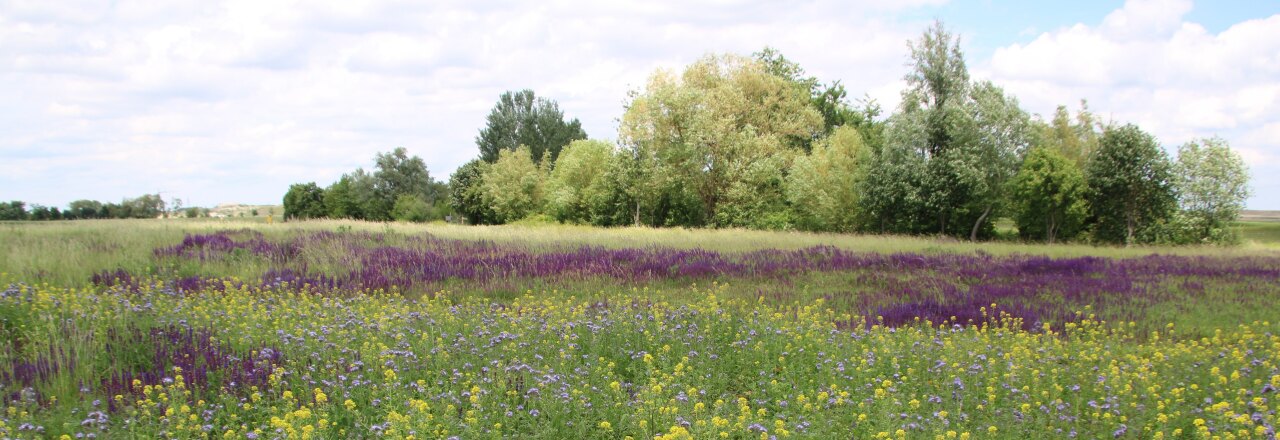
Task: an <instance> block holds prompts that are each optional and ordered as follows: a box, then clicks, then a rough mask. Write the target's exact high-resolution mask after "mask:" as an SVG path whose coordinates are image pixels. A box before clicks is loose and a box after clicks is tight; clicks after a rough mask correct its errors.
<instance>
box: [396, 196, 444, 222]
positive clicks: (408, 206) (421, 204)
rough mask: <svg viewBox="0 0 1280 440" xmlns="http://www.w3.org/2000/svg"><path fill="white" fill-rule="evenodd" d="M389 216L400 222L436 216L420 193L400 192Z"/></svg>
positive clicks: (424, 219)
mask: <svg viewBox="0 0 1280 440" xmlns="http://www.w3.org/2000/svg"><path fill="white" fill-rule="evenodd" d="M391 216H392V217H393V218H395V219H396V220H398V221H402V222H419V223H420V222H425V221H427V220H431V219H433V218H436V215H435V212H433V210H432V208H431V205H430V204H428V203H427V201H426V200H424V199H423V198H422V196H420V195H413V194H401V195H400V196H399V197H396V204H395V206H393V207H392V208H391Z"/></svg>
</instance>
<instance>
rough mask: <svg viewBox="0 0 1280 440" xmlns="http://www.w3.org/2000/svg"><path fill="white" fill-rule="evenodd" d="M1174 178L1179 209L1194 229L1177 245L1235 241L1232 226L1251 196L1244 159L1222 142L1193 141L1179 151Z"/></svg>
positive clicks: (1212, 140) (1215, 140)
mask: <svg viewBox="0 0 1280 440" xmlns="http://www.w3.org/2000/svg"><path fill="white" fill-rule="evenodd" d="M1174 175H1175V180H1174V182H1175V185H1176V188H1177V189H1178V191H1177V192H1178V205H1179V207H1180V208H1181V210H1182V214H1183V216H1185V217H1186V219H1185V220H1186V222H1188V223H1191V225H1193V226H1192V227H1191V228H1190V230H1189V231H1187V232H1188V233H1189V234H1186V235H1182V236H1183V237H1185V238H1184V239H1182V240H1176V241H1193V242H1216V243H1222V242H1233V241H1235V240H1236V239H1235V238H1233V235H1234V234H1233V233H1232V232H1231V230H1230V226H1231V223H1232V222H1234V221H1236V219H1238V218H1239V217H1240V211H1241V210H1243V209H1244V202H1245V200H1246V199H1248V198H1249V194H1250V190H1249V169H1248V167H1247V166H1246V165H1245V163H1244V159H1242V158H1241V157H1240V155H1239V154H1237V153H1236V152H1234V151H1232V150H1231V147H1230V146H1229V145H1227V142H1226V141H1225V140H1222V139H1220V138H1210V139H1202V140H1197V141H1192V142H1188V143H1186V144H1184V145H1182V146H1181V147H1179V148H1178V160H1177V163H1176V164H1174Z"/></svg>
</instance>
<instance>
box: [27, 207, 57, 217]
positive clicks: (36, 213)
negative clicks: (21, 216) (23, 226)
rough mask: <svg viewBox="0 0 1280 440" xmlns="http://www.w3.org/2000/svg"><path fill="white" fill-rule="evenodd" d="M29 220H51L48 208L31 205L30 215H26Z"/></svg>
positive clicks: (51, 215)
mask: <svg viewBox="0 0 1280 440" xmlns="http://www.w3.org/2000/svg"><path fill="white" fill-rule="evenodd" d="M28 218H29V219H31V220H38V221H44V220H53V214H52V213H50V212H49V207H48V206H44V205H31V214H29V215H28Z"/></svg>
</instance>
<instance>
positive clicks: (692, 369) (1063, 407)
mask: <svg viewBox="0 0 1280 440" xmlns="http://www.w3.org/2000/svg"><path fill="white" fill-rule="evenodd" d="M1242 230H1243V232H1244V234H1245V240H1246V243H1245V244H1244V245H1242V246H1239V247H1179V248H1157V247H1132V248H1120V247H1091V246H1083V245H1055V246H1046V245H1031V244H1019V243H979V244H973V243H967V242H960V241H953V240H947V239H931V238H904V237H878V236H849V235H832V234H807V233H781V232H762V231H745V230H683V229H649V228H619V229H600V228H589V227H577V226H559V225H540V224H524V225H521V224H516V225H506V226H494V227H462V226H453V225H443V224H432V225H410V224H383V223H363V222H350V221H308V222H295V223H288V224H266V223H263V222H261V221H234V220H232V221H210V220H192V221H157V220H103V221H77V222H43V223H7V224H0V249H2V250H0V273H2V274H0V287H3V288H4V290H3V292H0V333H3V334H4V337H5V341H7V344H4V346H3V348H0V387H3V391H4V394H3V396H5V408H4V410H3V412H2V413H0V437H5V438H62V437H64V436H65V438H93V437H96V438H264V439H265V438H375V437H383V438H463V439H468V438H566V437H581V438H633V439H640V438H672V439H674V438H735V439H746V438H750V439H756V438H760V439H769V438H791V437H795V438H894V439H900V438H913V439H914V438H944V439H945V438H973V439H976V438H1028V437H1030V438H1046V437H1048V438H1072V437H1082V438H1101V437H1107V438H1135V439H1136V438H1223V439H1227V438H1275V429H1274V426H1275V423H1276V421H1277V417H1276V414H1275V408H1276V403H1275V402H1274V400H1275V398H1276V390H1277V388H1280V335H1278V332H1280V323H1278V322H1277V321H1276V320H1275V317H1276V316H1280V301H1277V298H1278V297H1280V253H1277V252H1276V247H1275V242H1274V241H1271V240H1270V239H1269V237H1275V236H1276V235H1275V234H1276V228H1275V227H1274V226H1273V224H1268V223H1263V222H1258V223H1246V224H1243V225H1242Z"/></svg>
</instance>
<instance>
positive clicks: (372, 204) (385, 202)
mask: <svg viewBox="0 0 1280 440" xmlns="http://www.w3.org/2000/svg"><path fill="white" fill-rule="evenodd" d="M350 178H351V180H350V182H349V184H348V186H347V194H348V195H349V196H350V198H351V201H352V202H353V203H355V205H356V206H357V209H356V210H355V214H356V215H355V216H354V217H355V218H357V219H361V220H371V221H387V220H391V208H392V206H393V205H394V204H395V199H393V198H391V194H390V192H388V191H386V189H385V188H386V187H385V186H382V185H380V184H379V181H378V178H377V177H375V176H374V175H373V174H371V173H368V172H366V171H365V170H364V169H363V168H356V171H355V172H353V173H351V174H350Z"/></svg>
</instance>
